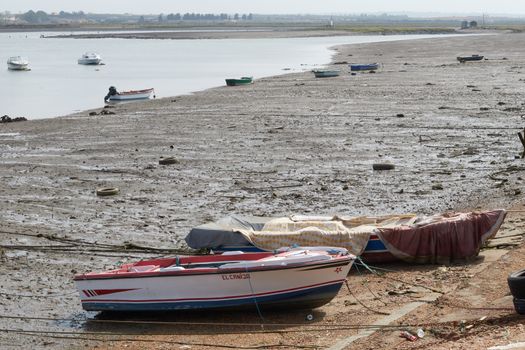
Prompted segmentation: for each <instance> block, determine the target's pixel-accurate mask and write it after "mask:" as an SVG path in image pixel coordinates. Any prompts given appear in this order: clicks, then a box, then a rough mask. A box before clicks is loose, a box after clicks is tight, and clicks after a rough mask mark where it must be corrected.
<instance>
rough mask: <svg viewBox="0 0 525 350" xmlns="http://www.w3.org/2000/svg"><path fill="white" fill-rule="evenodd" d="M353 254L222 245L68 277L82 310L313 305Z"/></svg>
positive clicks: (341, 275)
mask: <svg viewBox="0 0 525 350" xmlns="http://www.w3.org/2000/svg"><path fill="white" fill-rule="evenodd" d="M354 260H355V256H354V255H352V254H349V253H348V251H347V250H346V249H342V248H332V247H313V248H306V247H304V248H293V249H291V248H287V249H281V250H280V251H279V252H276V253H275V254H274V253H270V252H262V253H242V252H229V253H224V254H221V255H203V256H179V257H175V258H165V259H156V260H146V261H141V262H138V263H135V264H125V265H122V266H121V267H120V268H119V269H116V270H111V271H106V272H100V273H96V272H95V273H93V272H92V273H87V274H81V275H77V276H75V278H74V280H75V284H76V287H77V289H78V291H79V293H80V297H81V302H82V307H83V308H84V309H85V310H90V311H161V310H185V309H217V308H221V309H230V308H234V309H239V308H255V307H260V308H270V307H280V308H314V307H319V306H321V305H324V304H326V303H327V302H329V301H330V300H332V299H333V298H334V297H335V295H337V293H338V292H339V289H340V288H341V285H342V284H343V282H344V281H345V280H346V276H347V274H348V272H349V270H350V268H351V265H352V263H353V261H354Z"/></svg>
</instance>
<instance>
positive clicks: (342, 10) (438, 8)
mask: <svg viewBox="0 0 525 350" xmlns="http://www.w3.org/2000/svg"><path fill="white" fill-rule="evenodd" d="M29 10H34V11H37V10H42V11H45V12H59V11H68V12H72V11H84V12H90V13H129V14H158V13H177V12H178V13H186V12H190V13H191V12H195V13H221V12H225V13H254V14H360V13H413V14H428V15H431V14H433V15H480V14H482V13H485V14H490V15H506V16H518V15H524V14H525V2H523V3H521V4H520V3H519V2H517V1H515V0H512V1H511V0H500V1H494V0H478V1H476V2H474V3H473V2H472V1H471V0H442V1H439V2H437V1H436V2H434V3H433V4H429V3H428V2H424V1H421V0H417V1H416V0H399V1H395V2H393V1H391V0H376V1H374V2H373V3H362V2H357V1H348V0H347V1H345V0H325V1H323V2H322V3H321V2H319V1H305V0H250V1H246V0H221V1H219V0H177V1H176V2H175V1H166V0H149V1H147V2H144V1H137V0H128V1H124V0H116V1H110V2H108V1H102V0H91V1H89V2H83V3H82V4H79V3H78V2H73V1H66V0H46V1H45V3H43V2H42V1H41V0H18V1H16V2H10V3H9V4H8V5H4V7H2V8H0V11H9V12H12V13H22V12H27V11H29Z"/></svg>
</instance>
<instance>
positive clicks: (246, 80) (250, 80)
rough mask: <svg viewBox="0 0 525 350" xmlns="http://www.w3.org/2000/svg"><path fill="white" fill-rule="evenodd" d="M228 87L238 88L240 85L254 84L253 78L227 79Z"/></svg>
mask: <svg viewBox="0 0 525 350" xmlns="http://www.w3.org/2000/svg"><path fill="white" fill-rule="evenodd" d="M225 81H226V85H228V86H238V85H249V84H252V83H253V78H252V77H242V78H240V79H225Z"/></svg>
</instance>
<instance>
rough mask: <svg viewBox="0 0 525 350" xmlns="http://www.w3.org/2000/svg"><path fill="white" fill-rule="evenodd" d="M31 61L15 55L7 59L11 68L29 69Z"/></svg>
mask: <svg viewBox="0 0 525 350" xmlns="http://www.w3.org/2000/svg"><path fill="white" fill-rule="evenodd" d="M28 66H29V61H28V60H27V58H25V57H21V56H13V57H9V59H8V60H7V69H9V70H29V67H28Z"/></svg>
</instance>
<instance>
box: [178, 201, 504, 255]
mask: <svg viewBox="0 0 525 350" xmlns="http://www.w3.org/2000/svg"><path fill="white" fill-rule="evenodd" d="M505 216H506V212H505V210H502V209H499V210H491V211H483V212H467V213H445V214H441V215H433V216H417V215H414V214H405V215H387V216H379V217H373V216H370V217H367V216H363V217H350V218H345V217H337V216H334V217H302V216H290V217H283V218H261V217H238V216H230V217H226V218H223V219H221V220H218V221H216V222H213V223H208V224H204V225H201V226H197V227H195V228H193V229H192V230H191V231H190V232H189V234H188V235H187V236H186V243H187V244H188V246H190V247H192V248H194V249H203V248H207V249H212V250H214V251H228V250H230V249H234V250H243V251H271V250H272V249H275V247H276V246H288V245H293V244H298V245H303V246H304V245H311V246H313V245H330V246H339V247H344V248H346V249H348V250H349V251H350V252H351V253H352V254H354V255H357V256H361V257H362V258H363V259H364V260H365V261H367V262H370V263H378V262H381V263H382V262H392V261H399V260H402V261H406V262H415V263H445V262H450V261H454V260H464V259H469V258H472V257H475V256H477V254H478V253H479V249H480V248H481V246H482V245H483V244H484V243H485V242H486V241H487V240H488V239H490V238H491V237H493V236H494V235H495V234H496V232H497V231H498V229H499V227H500V226H501V224H502V223H503V221H504V219H505Z"/></svg>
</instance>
